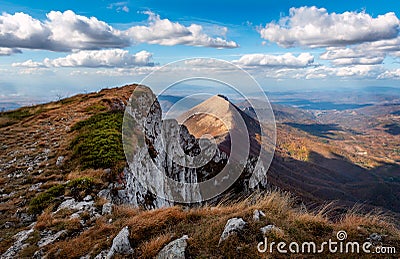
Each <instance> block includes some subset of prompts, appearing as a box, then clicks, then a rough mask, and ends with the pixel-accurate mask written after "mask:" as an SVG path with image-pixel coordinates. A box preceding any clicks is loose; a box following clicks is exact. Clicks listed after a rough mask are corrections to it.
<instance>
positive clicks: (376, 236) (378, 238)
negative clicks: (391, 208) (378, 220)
mask: <svg viewBox="0 0 400 259" xmlns="http://www.w3.org/2000/svg"><path fill="white" fill-rule="evenodd" d="M367 240H368V241H370V242H371V243H372V244H374V245H375V244H378V243H379V242H381V241H382V235H379V234H378V233H372V234H371V235H369V237H368V238H367Z"/></svg>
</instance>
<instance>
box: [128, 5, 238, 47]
mask: <svg viewBox="0 0 400 259" xmlns="http://www.w3.org/2000/svg"><path fill="white" fill-rule="evenodd" d="M145 14H147V15H149V19H148V23H149V24H148V25H147V26H133V27H131V28H129V29H128V30H127V34H128V35H129V36H130V38H131V39H133V40H134V41H136V42H139V43H142V42H146V43H150V44H159V45H166V46H172V45H191V46H207V47H213V48H236V47H238V44H237V43H236V42H234V41H227V40H225V39H223V38H221V37H216V38H213V37H210V36H209V35H207V34H205V33H204V32H203V27H202V26H200V25H197V24H191V25H190V26H187V27H186V26H184V25H182V24H180V23H177V22H171V21H170V20H168V19H161V18H160V16H159V15H157V14H155V13H153V12H145ZM226 31H227V29H226V28H225V29H223V33H224V34H225V33H226Z"/></svg>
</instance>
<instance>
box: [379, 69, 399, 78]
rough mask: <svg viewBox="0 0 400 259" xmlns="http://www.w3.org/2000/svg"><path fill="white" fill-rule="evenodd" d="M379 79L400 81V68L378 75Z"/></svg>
mask: <svg viewBox="0 0 400 259" xmlns="http://www.w3.org/2000/svg"><path fill="white" fill-rule="evenodd" d="M378 79H400V68H398V69H394V70H388V71H385V72H383V73H381V74H380V75H378Z"/></svg>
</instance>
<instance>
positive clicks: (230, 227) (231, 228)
mask: <svg viewBox="0 0 400 259" xmlns="http://www.w3.org/2000/svg"><path fill="white" fill-rule="evenodd" d="M246 224H247V223H246V222H245V221H244V220H243V219H242V218H231V219H229V220H228V221H227V222H226V225H225V228H224V231H223V232H222V234H221V237H220V239H219V243H218V244H220V243H221V242H222V241H224V240H226V239H227V238H228V237H229V236H230V235H232V234H233V233H236V234H237V233H239V232H240V231H241V230H242V229H243V228H244V227H245V226H246Z"/></svg>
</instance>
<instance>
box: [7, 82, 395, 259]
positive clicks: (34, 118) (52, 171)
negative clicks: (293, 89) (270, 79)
mask: <svg viewBox="0 0 400 259" xmlns="http://www.w3.org/2000/svg"><path fill="white" fill-rule="evenodd" d="M135 87H137V86H135V85H129V86H124V87H120V88H113V89H104V90H102V91H99V92H97V93H91V94H81V95H76V96H73V97H70V98H67V99H63V100H60V101H58V102H52V103H48V104H42V105H37V106H32V107H23V108H20V109H17V110H14V111H9V112H5V113H1V116H0V140H1V141H0V143H1V146H0V149H1V153H0V182H1V189H0V191H1V192H0V201H1V204H0V212H1V214H0V225H1V228H0V241H1V244H0V254H2V258H3V257H4V258H15V257H20V258H31V257H32V256H33V255H35V256H36V257H37V258H40V257H43V256H45V255H47V256H48V257H49V258H79V257H82V256H89V257H91V258H93V257H95V256H96V255H98V254H100V253H101V252H104V251H107V250H109V249H110V248H112V247H113V242H114V238H115V237H116V236H117V234H118V233H120V231H121V229H123V228H124V227H125V226H128V229H129V232H128V237H127V240H128V241H129V242H128V243H129V244H128V245H129V246H130V247H131V250H130V255H129V257H133V258H153V257H154V256H156V255H157V254H158V252H159V251H160V250H161V249H162V248H163V247H164V246H165V245H166V244H168V243H169V242H170V241H172V240H175V239H177V238H179V237H182V236H183V235H188V240H187V249H186V256H187V257H188V258H199V257H200V258H203V257H204V258H209V257H213V258H226V257H234V256H241V257H243V258H254V257H262V256H264V255H263V254H260V253H259V252H257V244H258V242H260V241H262V240H263V237H262V234H261V233H260V230H259V229H260V228H261V227H264V226H266V225H274V226H276V228H275V229H274V230H273V231H271V232H268V233H266V235H267V237H268V238H269V239H271V240H274V241H286V242H291V241H293V240H296V241H305V240H312V241H315V242H321V243H322V242H323V241H327V240H328V239H329V238H335V237H336V233H337V232H338V231H339V230H345V231H346V232H347V234H348V239H349V240H354V241H360V242H365V241H366V240H367V239H368V238H371V235H372V234H374V233H375V234H378V235H379V236H380V237H381V240H380V242H383V243H384V245H386V246H396V245H398V244H399V242H400V230H399V229H398V228H397V227H396V225H395V224H393V223H392V222H393V219H391V218H390V217H389V216H383V215H380V214H379V213H378V212H371V213H369V214H365V211H363V210H344V211H342V214H340V215H338V214H337V212H335V213H334V215H335V217H334V218H332V217H331V216H332V213H331V212H332V211H335V210H336V207H335V206H333V205H332V206H331V207H330V206H328V207H323V204H324V199H325V197H324V196H323V195H327V196H329V197H331V198H332V197H334V199H335V198H336V197H340V196H335V195H336V194H335V193H334V192H340V191H346V195H347V194H349V193H351V194H352V195H353V196H352V197H355V198H354V199H349V200H348V203H346V202H345V203H343V204H342V205H348V206H349V207H350V208H351V207H352V206H353V205H354V204H355V203H356V202H358V201H359V200H361V198H359V196H357V195H358V194H357V193H354V190H355V189H352V188H353V187H354V186H357V185H354V186H353V187H352V186H351V185H348V184H346V188H344V189H343V188H342V185H343V183H342V182H340V181H339V180H343V179H347V178H351V177H355V176H354V175H352V174H350V175H347V174H345V173H343V175H342V176H341V178H338V172H339V170H337V172H336V175H332V174H333V173H335V171H332V170H329V169H327V168H328V167H332V163H334V162H335V161H343V159H342V158H339V157H331V158H330V160H327V158H326V157H325V156H324V157H320V156H318V155H316V154H314V153H312V152H310V150H309V147H310V146H314V147H315V146H317V145H316V143H318V142H317V140H313V139H311V140H307V139H308V138H307V137H304V135H302V134H304V133H301V132H299V131H297V130H296V129H295V128H294V127H291V126H289V125H285V124H282V125H278V144H279V145H278V148H277V153H276V159H275V160H274V161H273V164H272V167H271V169H270V172H269V173H270V178H269V181H270V183H271V184H273V185H275V187H280V188H281V189H282V190H287V191H292V192H293V193H294V194H295V195H296V196H292V195H291V194H289V193H287V192H284V191H282V190H281V191H278V190H275V189H271V190H269V191H268V192H266V193H263V194H253V195H251V196H249V197H247V198H246V199H245V197H243V198H242V199H241V200H234V201H224V202H221V204H219V205H218V206H211V205H203V206H200V207H197V208H190V209H189V208H185V207H182V206H174V207H170V208H161V209H153V210H144V209H143V208H136V207H133V206H130V205H128V204H123V203H121V202H117V201H115V200H112V199H111V198H110V197H112V195H113V194H114V193H118V192H120V191H121V190H124V188H125V187H124V185H125V184H126V182H125V181H126V173H127V171H126V162H125V156H124V153H123V150H122V143H121V136H122V135H121V127H122V118H123V111H124V108H125V105H126V103H127V100H128V99H129V97H130V95H131V93H132V91H133V89H135ZM215 98H218V99H217V100H215V99H214V100H213V102H212V103H213V104H215V103H217V104H215V105H217V106H221V105H222V106H223V107H226V108H232V107H231V106H230V103H229V102H227V100H225V99H224V98H221V97H218V96H217V97H215ZM207 107H212V106H208V105H207ZM235 109H236V108H235ZM222 111H224V110H222ZM224 114H228V113H224ZM246 118H247V117H246ZM195 119H196V120H199V121H200V122H204V123H205V124H204V125H205V127H208V126H207V125H208V124H207V123H208V122H209V120H210V118H206V117H197V118H196V117H194V118H192V120H191V121H187V122H186V123H187V126H188V128H189V129H190V128H191V127H190V123H192V124H191V125H192V126H193V125H195V124H194V123H195ZM246 120H249V121H250V120H251V118H250V117H249V118H248V119H245V121H246ZM228 127H229V126H228ZM208 128H209V127H208ZM204 133H208V132H205V131H203V130H201V129H200V128H199V132H198V133H197V135H202V134H204ZM211 133H214V134H217V135H220V136H223V135H224V134H226V129H224V128H223V127H222V128H215V130H214V129H212V132H211ZM254 133H256V131H255V132H254ZM313 141H314V142H313ZM288 143H299V144H296V145H299V146H288ZM302 143H304V149H305V151H304V152H303V153H302V146H301V145H302ZM322 149H323V148H321V150H319V153H323V150H322ZM329 155H332V154H331V153H329V154H328V153H327V154H326V156H329ZM312 159H313V161H314V162H313V163H311V162H310V161H308V160H312ZM323 162H324V163H326V164H324V163H323ZM350 165H351V166H352V164H351V163H349V165H348V166H350ZM360 170H361V171H360V172H358V173H359V174H362V173H367V171H365V170H364V169H360ZM373 177H375V175H374V176H373ZM350 180H351V179H350ZM366 180H368V179H366ZM366 183H368V181H367V182H366ZM385 184H386V182H385ZM393 184H396V183H395V182H394V183H393ZM316 186H319V187H318V188H317V187H316ZM341 188H342V189H341ZM354 188H355V187H354ZM365 188H367V187H365ZM393 188H395V185H393ZM328 190H331V191H332V192H328ZM337 190H340V191H337ZM361 190H362V192H363V193H365V192H364V190H365V189H361ZM332 193H333V194H334V195H332ZM150 198H151V195H148V196H145V197H144V198H143V199H145V200H146V199H150ZM299 200H300V201H304V203H306V205H307V206H308V205H310V206H309V207H308V209H307V208H305V207H304V206H302V207H300V206H299V204H300V203H299ZM311 205H314V206H311ZM395 206H397V205H396V204H395ZM311 207H312V209H311ZM377 207H379V206H376V207H373V208H377ZM255 210H262V211H263V212H264V213H265V217H262V218H261V219H260V220H254V219H253V213H254V211H255ZM234 217H237V218H239V217H240V218H242V219H243V220H244V221H246V222H247V226H246V228H245V229H244V230H243V231H242V232H241V233H239V235H234V236H232V237H230V238H229V239H228V240H226V241H225V242H223V243H221V244H219V239H220V236H221V234H222V232H223V230H224V226H225V224H226V222H227V220H229V219H231V218H234ZM82 244H84V245H82ZM77 247H79V249H77ZM116 251H117V250H116ZM103 255H104V253H103ZM118 256H121V255H118V253H117V255H116V257H118ZM326 256H328V257H329V256H331V255H330V254H326ZM336 256H337V255H336ZM273 257H279V254H277V253H275V254H273ZM343 257H346V256H345V255H344V256H343Z"/></svg>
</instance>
